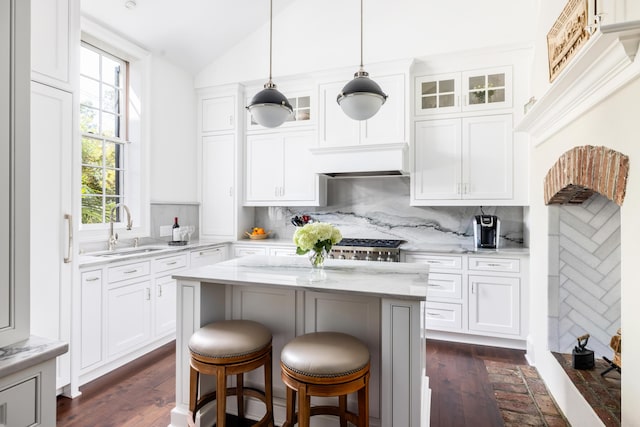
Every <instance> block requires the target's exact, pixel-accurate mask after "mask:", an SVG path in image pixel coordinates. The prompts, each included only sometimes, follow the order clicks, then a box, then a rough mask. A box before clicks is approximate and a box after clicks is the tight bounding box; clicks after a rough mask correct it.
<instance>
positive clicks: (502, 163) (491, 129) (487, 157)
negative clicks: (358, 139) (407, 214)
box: [411, 114, 514, 205]
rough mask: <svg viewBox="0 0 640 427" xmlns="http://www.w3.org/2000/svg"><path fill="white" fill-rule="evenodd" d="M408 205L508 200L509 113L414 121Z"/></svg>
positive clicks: (510, 172)
mask: <svg viewBox="0 0 640 427" xmlns="http://www.w3.org/2000/svg"><path fill="white" fill-rule="evenodd" d="M415 126H416V129H415V144H414V168H413V175H412V178H411V204H412V205H468V204H475V205H477V204H485V203H486V204H510V202H511V201H512V200H513V163H514V159H513V157H514V156H513V136H512V135H513V133H512V116H511V114H502V115H495V116H477V117H467V118H455V119H438V120H425V121H418V122H416V125H415Z"/></svg>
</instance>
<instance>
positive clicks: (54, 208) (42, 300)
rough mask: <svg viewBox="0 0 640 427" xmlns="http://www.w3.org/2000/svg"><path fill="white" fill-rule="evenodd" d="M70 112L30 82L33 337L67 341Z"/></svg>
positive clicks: (56, 95) (63, 361)
mask: <svg viewBox="0 0 640 427" xmlns="http://www.w3.org/2000/svg"><path fill="white" fill-rule="evenodd" d="M54 3H55V2H54ZM72 112H73V104H72V96H71V94H70V93H68V92H64V91H62V90H59V89H54V88H52V87H50V86H45V85H42V84H39V83H35V82H33V83H32V85H31V124H32V125H31V191H30V198H31V233H30V235H31V244H30V251H31V260H33V261H34V262H32V263H31V277H30V288H31V333H32V334H34V335H38V336H41V337H45V338H49V339H52V340H60V341H66V342H69V341H70V336H71V276H72V270H71V265H72V264H71V257H72V247H71V237H72V236H71V234H72V231H71V230H72V229H73V223H72V219H71V215H70V214H71V212H72V201H71V200H72V197H71V189H72V188H73V185H72V171H73V168H72V167H71V163H72V159H73V153H72V135H73V132H72V125H73V121H72ZM43 212H47V214H43ZM36 260H37V261H36ZM70 363H71V362H70V356H69V353H66V354H64V355H61V356H60V357H59V358H58V369H57V370H58V372H57V386H58V387H62V386H65V385H67V384H69V382H70V380H71V365H70Z"/></svg>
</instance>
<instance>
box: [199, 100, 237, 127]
mask: <svg viewBox="0 0 640 427" xmlns="http://www.w3.org/2000/svg"><path fill="white" fill-rule="evenodd" d="M234 125H235V97H234V96H220V97H214V98H206V99H203V100H202V129H201V130H202V132H218V131H232V130H233V128H234Z"/></svg>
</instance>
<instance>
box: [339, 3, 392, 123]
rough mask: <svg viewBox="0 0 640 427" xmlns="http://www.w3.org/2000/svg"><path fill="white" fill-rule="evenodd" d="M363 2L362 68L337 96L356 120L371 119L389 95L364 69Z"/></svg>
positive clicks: (347, 113)
mask: <svg viewBox="0 0 640 427" xmlns="http://www.w3.org/2000/svg"><path fill="white" fill-rule="evenodd" d="M362 2H363V0H360V69H359V70H358V71H357V72H356V73H355V74H354V75H353V77H354V79H353V80H351V81H350V82H349V83H347V84H346V85H345V86H344V88H343V89H342V92H340V93H339V94H338V98H337V101H338V104H339V105H340V107H341V108H342V111H344V113H345V114H346V115H347V116H349V117H351V118H352V119H354V120H367V119H370V118H371V117H373V116H374V115H375V114H376V113H377V112H378V110H379V109H380V107H381V106H382V104H384V102H385V101H386V100H387V95H386V94H385V93H384V92H383V91H382V89H381V88H380V85H378V83H376V82H374V81H373V80H371V79H370V78H369V73H367V72H366V71H365V70H364V66H363V61H362V51H363V48H362V45H363V43H362V39H363V36H362V33H363V30H362V27H363V17H362V16H363V12H362Z"/></svg>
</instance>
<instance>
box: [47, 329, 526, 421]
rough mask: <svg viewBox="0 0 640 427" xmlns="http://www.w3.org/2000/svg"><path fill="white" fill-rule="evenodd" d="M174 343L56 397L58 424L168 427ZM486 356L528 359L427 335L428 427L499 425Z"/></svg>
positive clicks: (514, 360)
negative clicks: (72, 394) (71, 396)
mask: <svg viewBox="0 0 640 427" xmlns="http://www.w3.org/2000/svg"><path fill="white" fill-rule="evenodd" d="M174 347H175V344H174V343H170V344H167V345H165V346H163V347H161V348H159V349H158V350H156V351H154V352H152V353H150V354H148V355H146V356H144V357H142V358H140V359H137V360H136V361H134V362H132V363H130V364H128V365H126V366H124V367H122V368H120V369H117V370H116V371H113V372H111V373H109V374H107V375H105V376H103V377H101V378H98V379H97V380H95V381H92V382H90V383H88V384H86V385H84V386H83V387H81V388H80V391H81V392H82V395H81V396H80V397H78V398H76V399H68V398H65V397H58V416H57V420H58V424H57V425H58V427H67V426H69V427H86V426H92V427H116V426H117V427H125V426H126V427H129V426H131V427H133V426H136V427H166V426H168V425H169V422H170V415H169V412H170V411H171V408H173V406H174V404H175V348H174ZM484 360H494V361H499V362H505V363H513V364H519V365H523V364H526V360H525V358H524V351H519V350H508V349H502V348H495V347H484V346H476V345H470V344H458V343H452V342H444V341H434V340H429V341H428V342H427V375H428V376H429V385H430V388H431V426H432V427H449V426H450V427H462V426H473V427H484V426H487V427H493V426H502V425H504V424H503V422H502V418H501V416H500V412H499V410H498V407H497V405H496V401H495V397H494V395H493V389H492V387H491V384H490V383H489V380H488V375H487V371H486V369H485V366H484V362H483V361H484Z"/></svg>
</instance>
